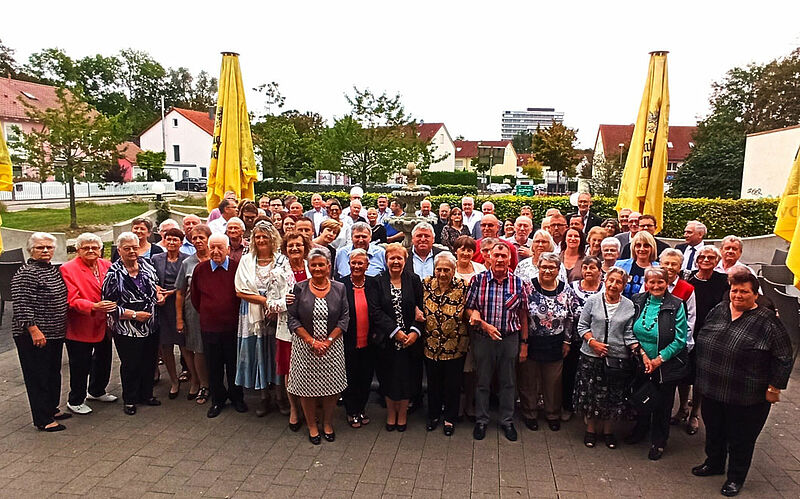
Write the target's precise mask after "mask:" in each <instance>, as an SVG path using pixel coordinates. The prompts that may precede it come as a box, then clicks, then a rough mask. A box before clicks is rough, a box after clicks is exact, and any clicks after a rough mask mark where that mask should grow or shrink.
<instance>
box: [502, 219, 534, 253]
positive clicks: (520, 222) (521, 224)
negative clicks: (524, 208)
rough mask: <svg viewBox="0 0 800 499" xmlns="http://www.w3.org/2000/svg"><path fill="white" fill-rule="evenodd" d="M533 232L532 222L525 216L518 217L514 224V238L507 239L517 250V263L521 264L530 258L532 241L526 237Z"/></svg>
mask: <svg viewBox="0 0 800 499" xmlns="http://www.w3.org/2000/svg"><path fill="white" fill-rule="evenodd" d="M531 232H533V220H531V219H530V218H529V217H526V216H519V217H517V220H516V221H515V222H514V237H512V238H511V239H509V241H508V242H510V243H511V244H512V245H513V246H514V247H515V248H517V261H518V262H521V261H522V260H524V259H526V258H530V257H531V255H532V254H533V253H532V252H531V244H532V243H533V240H532V239H528V236H530V235H531Z"/></svg>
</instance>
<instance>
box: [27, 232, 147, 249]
mask: <svg viewBox="0 0 800 499" xmlns="http://www.w3.org/2000/svg"><path fill="white" fill-rule="evenodd" d="M136 240H137V241H138V240H139V238H138V237H137V238H136ZM36 241H50V242H51V243H53V246H55V245H56V236H54V235H53V234H50V233H49V232H34V233H33V234H31V237H29V238H28V245H27V248H28V253H30V252H31V250H32V249H33V245H34V244H35V243H36Z"/></svg>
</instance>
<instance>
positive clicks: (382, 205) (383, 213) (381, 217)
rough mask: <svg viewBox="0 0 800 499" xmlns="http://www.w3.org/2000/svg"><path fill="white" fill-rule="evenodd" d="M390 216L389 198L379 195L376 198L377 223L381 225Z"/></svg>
mask: <svg viewBox="0 0 800 499" xmlns="http://www.w3.org/2000/svg"><path fill="white" fill-rule="evenodd" d="M391 216H392V210H390V209H389V198H388V197H386V196H384V195H382V194H381V195H380V196H378V223H379V224H381V225H383V224H384V223H385V222H386V221H387V220H389V217H391Z"/></svg>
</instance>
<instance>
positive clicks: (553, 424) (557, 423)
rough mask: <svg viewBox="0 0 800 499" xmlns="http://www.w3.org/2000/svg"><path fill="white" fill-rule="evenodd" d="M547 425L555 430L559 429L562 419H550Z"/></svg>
mask: <svg viewBox="0 0 800 499" xmlns="http://www.w3.org/2000/svg"><path fill="white" fill-rule="evenodd" d="M547 426H549V427H550V429H551V430H553V431H558V430H560V429H561V421H560V420H558V419H548V420H547Z"/></svg>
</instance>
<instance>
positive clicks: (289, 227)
mask: <svg viewBox="0 0 800 499" xmlns="http://www.w3.org/2000/svg"><path fill="white" fill-rule="evenodd" d="M296 223H297V219H296V218H295V216H294V215H290V214H288V213H284V216H283V230H282V231H281V234H282V235H285V234H288V233H290V232H294V226H295V224H296Z"/></svg>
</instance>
